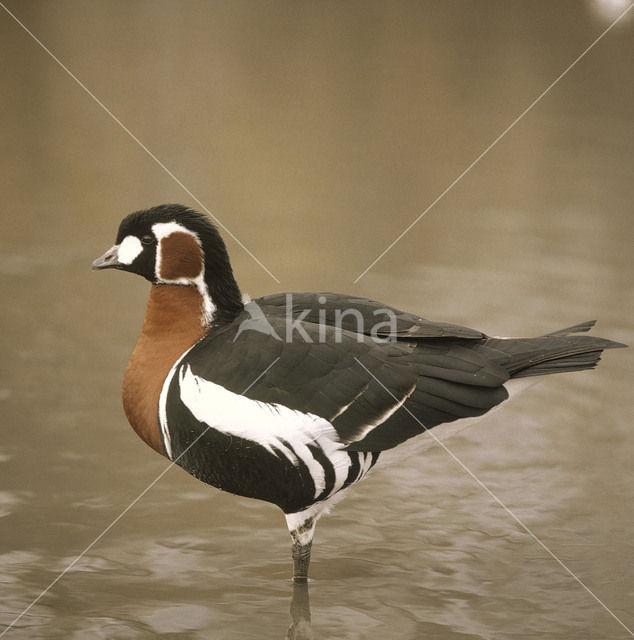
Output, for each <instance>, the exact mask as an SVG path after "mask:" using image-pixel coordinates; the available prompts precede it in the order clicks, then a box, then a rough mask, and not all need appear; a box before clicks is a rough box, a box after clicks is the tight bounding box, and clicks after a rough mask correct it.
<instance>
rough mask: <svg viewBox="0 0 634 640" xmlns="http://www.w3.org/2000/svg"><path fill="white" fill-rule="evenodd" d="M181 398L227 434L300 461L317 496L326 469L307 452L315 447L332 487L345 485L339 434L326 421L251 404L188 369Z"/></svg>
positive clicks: (201, 419) (345, 463) (183, 372)
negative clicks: (328, 465) (326, 464)
mask: <svg viewBox="0 0 634 640" xmlns="http://www.w3.org/2000/svg"><path fill="white" fill-rule="evenodd" d="M179 383H180V397H181V401H182V402H183V404H184V405H185V406H186V407H187V408H188V409H189V410H190V411H191V413H192V415H193V416H194V417H195V418H196V419H197V420H198V421H199V422H203V423H205V424H206V425H208V426H210V427H212V428H214V429H217V430H218V431H221V432H223V433H226V434H230V435H234V436H238V437H240V438H245V439H247V440H251V441H252V442H257V443H258V444H259V445H261V446H262V447H264V448H265V449H266V450H267V451H269V452H271V453H273V454H274V455H279V454H282V455H284V456H285V457H286V458H287V459H288V460H289V461H290V462H291V463H292V464H295V465H297V464H298V459H300V460H301V461H302V462H303V463H304V464H305V465H306V467H307V468H308V470H309V472H310V474H311V476H312V477H313V481H314V483H315V497H317V496H318V495H319V494H320V493H321V492H322V491H323V490H324V488H325V486H326V481H325V470H324V468H323V466H322V465H321V464H319V462H317V460H315V458H314V456H313V454H312V453H311V451H310V449H309V448H308V445H309V444H313V443H314V444H316V445H317V446H319V447H320V448H321V449H322V450H323V452H324V454H325V455H326V456H327V457H328V458H329V459H330V460H331V462H332V464H333V467H334V469H335V478H336V480H335V484H336V485H338V484H339V483H340V482H341V484H343V481H345V477H344V478H343V480H341V478H342V476H344V475H345V473H347V468H348V465H349V457H348V455H347V453H345V452H344V451H342V445H341V443H340V442H338V436H337V432H336V431H335V429H334V427H333V426H332V425H331V424H330V423H329V422H328V421H327V420H325V419H324V418H320V417H319V416H316V415H314V414H311V413H302V412H301V411H295V410H293V409H290V408H288V407H286V406H284V405H281V404H269V403H266V402H258V401H256V400H251V399H250V398H247V397H245V396H242V395H239V394H237V393H233V392H232V391H229V390H228V389H225V388H224V387H222V386H221V385H219V384H216V383H214V382H211V381H210V380H205V379H204V378H201V377H200V376H197V375H196V374H194V373H193V372H192V370H191V367H190V366H189V365H186V366H183V367H181V369H180V371H179Z"/></svg>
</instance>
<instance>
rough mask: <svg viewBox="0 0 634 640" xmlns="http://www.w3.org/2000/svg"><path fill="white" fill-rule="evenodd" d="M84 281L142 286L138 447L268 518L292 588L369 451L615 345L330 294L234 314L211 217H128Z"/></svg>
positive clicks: (132, 368)
mask: <svg viewBox="0 0 634 640" xmlns="http://www.w3.org/2000/svg"><path fill="white" fill-rule="evenodd" d="M93 268H94V269H108V268H113V269H121V270H124V271H131V272H132V273H137V274H139V275H141V276H143V277H144V278H146V279H147V280H149V281H150V282H151V283H152V287H151V290H150V299H149V302H148V306H147V312H146V316H145V320H144V322H143V328H142V329H141V335H140V337H139V340H138V342H137V344H136V347H135V349H134V352H133V353H132V356H131V358H130V361H129V363H128V366H127V368H126V372H125V375H124V379H123V406H124V408H125V413H126V416H127V418H128V420H129V422H130V424H131V425H132V427H133V428H134V430H135V431H136V432H137V433H138V434H139V436H140V437H141V438H143V440H145V442H147V443H148V444H149V445H150V446H151V447H152V448H153V449H155V450H156V451H158V452H159V453H161V454H163V455H164V456H166V457H168V458H169V459H170V460H172V461H174V462H175V463H176V464H178V465H179V466H181V467H182V468H183V469H185V470H186V471H188V472H189V473H191V474H192V475H193V476H195V477H197V478H199V479H200V480H202V481H203V482H206V483H208V484H210V485H212V486H214V487H218V488H219V489H224V490H225V491H229V492H231V493H235V494H238V495H242V496H247V497H250V498H258V499H260V500H267V501H269V502H272V503H274V504H276V505H278V506H279V507H280V508H281V509H282V511H283V512H284V514H285V516H286V521H287V524H288V528H289V531H290V533H291V537H292V542H293V546H292V551H293V561H294V578H295V580H296V581H305V580H306V579H307V575H308V563H309V561H310V551H311V545H312V539H313V533H314V529H315V522H316V521H317V519H318V518H319V516H320V515H322V514H323V513H325V512H326V511H327V510H328V509H329V508H330V507H331V506H332V504H334V502H335V501H336V500H337V499H338V498H339V497H341V495H342V492H343V491H344V490H345V489H346V488H347V487H349V486H350V485H352V484H355V483H356V482H358V481H359V480H361V479H362V478H363V477H364V476H365V475H366V474H367V473H368V471H369V470H370V469H371V468H372V467H373V466H374V465H375V464H376V462H377V460H378V459H379V456H380V454H381V452H382V451H385V450H386V449H391V448H393V447H395V446H396V445H398V444H400V443H402V442H404V441H405V440H407V439H409V438H412V437H414V436H416V435H418V434H420V433H422V432H423V431H425V430H426V429H430V428H431V427H434V426H436V425H439V424H442V423H447V422H452V421H456V420H458V419H462V418H473V417H476V416H481V415H482V414H484V413H486V412H487V411H489V409H491V408H493V407H495V406H496V405H498V404H499V403H501V402H503V401H504V400H506V399H507V398H508V392H507V389H506V388H505V386H504V385H505V383H507V382H508V381H509V380H510V379H511V378H522V377H527V376H536V375H545V374H550V373H559V372H564V371H579V370H583V369H591V368H593V367H594V366H595V365H596V364H597V362H598V361H599V358H600V355H601V351H602V350H603V349H610V348H614V347H620V346H624V345H621V344H619V343H616V342H612V341H610V340H604V339H602V338H596V337H592V336H572V335H569V334H570V333H575V332H581V331H587V330H588V329H590V327H591V326H592V325H593V323H591V322H588V323H584V324H581V325H577V326H575V327H571V328H569V329H564V330H562V331H558V332H554V333H552V334H549V335H546V336H541V337H538V338H491V337H488V336H486V335H484V334H483V333H481V332H480V331H475V330H473V329H468V328H465V327H460V326H456V325H452V324H447V323H442V322H432V321H429V320H425V319H424V318H421V317H419V316H417V315H414V314H410V313H405V312H402V311H399V310H397V309H393V308H391V307H389V306H387V305H384V304H380V303H378V302H374V301H372V300H367V299H364V298H358V297H354V296H348V295H340V294H333V293H293V294H277V295H271V296H265V297H263V298H258V299H256V300H253V301H251V302H247V303H245V302H243V299H242V296H241V294H240V290H239V288H238V285H237V284H236V281H235V279H234V276H233V272H232V269H231V264H230V262H229V257H228V255H227V251H226V248H225V245H224V242H223V241H222V238H221V237H220V235H219V233H218V231H217V230H216V228H215V227H214V225H213V224H212V223H211V221H210V219H209V218H208V217H207V216H205V215H203V214H200V213H198V212H196V211H193V210H192V209H189V208H187V207H184V206H182V205H162V206H158V207H154V208H152V209H148V210H146V211H137V212H135V213H132V214H130V215H129V216H127V217H126V218H124V220H123V221H122V222H121V225H120V227H119V233H118V235H117V240H116V244H115V246H113V247H112V248H111V249H110V250H108V251H107V252H106V253H105V254H104V255H103V256H102V257H100V258H98V259H97V260H95V262H94V263H93Z"/></svg>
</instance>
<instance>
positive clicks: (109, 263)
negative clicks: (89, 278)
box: [92, 244, 123, 269]
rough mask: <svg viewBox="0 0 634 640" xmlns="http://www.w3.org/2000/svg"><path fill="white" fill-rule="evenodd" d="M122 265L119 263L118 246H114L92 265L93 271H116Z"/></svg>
mask: <svg viewBox="0 0 634 640" xmlns="http://www.w3.org/2000/svg"><path fill="white" fill-rule="evenodd" d="M122 266H123V264H122V263H121V262H119V245H118V244H115V245H114V247H111V248H110V249H108V251H106V253H104V254H103V255H102V256H101V257H99V258H97V259H96V260H95V261H94V262H93V263H92V268H93V269H117V268H118V267H122Z"/></svg>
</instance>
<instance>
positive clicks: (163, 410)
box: [159, 343, 198, 460]
mask: <svg viewBox="0 0 634 640" xmlns="http://www.w3.org/2000/svg"><path fill="white" fill-rule="evenodd" d="M196 344H198V343H196ZM196 344H194V345H192V346H191V347H189V349H187V351H185V353H183V355H182V356H181V357H180V358H179V359H178V360H177V361H176V362H175V363H174V365H173V366H172V368H171V369H170V372H169V373H168V374H167V378H165V382H164V383H163V387H162V388H161V394H160V395H159V425H160V427H161V433H162V434H163V446H164V447H165V451H166V453H167V457H168V458H169V459H170V460H173V459H174V458H173V456H172V439H171V438H170V432H169V427H168V425H167V392H168V391H169V388H170V384H171V383H172V378H173V377H174V374H175V373H176V369H177V368H178V365H179V364H180V363H181V361H182V360H183V358H184V357H185V356H186V355H187V354H188V353H189V352H190V351H191V350H192V349H193V348H194V347H195V346H196Z"/></svg>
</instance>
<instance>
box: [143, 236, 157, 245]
mask: <svg viewBox="0 0 634 640" xmlns="http://www.w3.org/2000/svg"><path fill="white" fill-rule="evenodd" d="M141 242H142V243H143V244H152V243H153V242H154V236H143V237H142V238H141Z"/></svg>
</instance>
